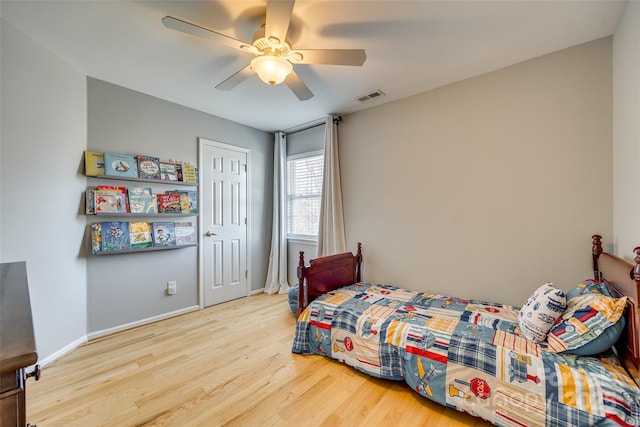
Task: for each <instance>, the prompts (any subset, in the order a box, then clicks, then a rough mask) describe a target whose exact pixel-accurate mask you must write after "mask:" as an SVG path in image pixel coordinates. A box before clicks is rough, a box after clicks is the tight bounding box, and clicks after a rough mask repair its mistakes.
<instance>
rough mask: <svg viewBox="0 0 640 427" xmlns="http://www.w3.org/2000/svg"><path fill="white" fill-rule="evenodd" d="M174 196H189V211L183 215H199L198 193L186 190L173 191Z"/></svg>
mask: <svg viewBox="0 0 640 427" xmlns="http://www.w3.org/2000/svg"><path fill="white" fill-rule="evenodd" d="M171 193H173V194H184V195H186V196H187V200H188V206H189V210H188V211H187V212H183V213H190V214H197V213H198V192H196V191H185V190H173V191H171Z"/></svg>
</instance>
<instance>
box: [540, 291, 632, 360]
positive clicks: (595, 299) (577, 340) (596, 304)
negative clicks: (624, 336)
mask: <svg viewBox="0 0 640 427" xmlns="http://www.w3.org/2000/svg"><path fill="white" fill-rule="evenodd" d="M626 305H627V297H623V298H611V297H609V296H606V295H602V294H597V293H588V294H583V295H580V296H576V297H573V298H571V299H570V300H569V303H568V305H567V310H566V311H565V312H564V313H563V314H562V316H561V317H560V318H559V319H558V322H557V323H556V324H555V325H554V326H553V328H551V330H550V331H549V334H548V335H547V342H548V343H549V348H548V350H547V351H549V352H552V353H560V352H564V351H566V352H568V353H571V350H575V349H579V348H580V347H582V346H584V345H586V344H589V343H590V342H592V341H594V340H595V339H596V338H598V337H599V336H600V335H602V334H603V333H604V331H605V330H607V328H609V327H611V326H613V325H615V324H617V323H618V322H619V321H620V319H621V318H622V314H623V313H624V309H625V307H626ZM620 332H622V330H621V329H620ZM619 336H620V335H619V333H618V334H617V337H619ZM617 337H615V340H617ZM615 340H614V342H615ZM611 344H612V345H613V342H612V343H611Z"/></svg>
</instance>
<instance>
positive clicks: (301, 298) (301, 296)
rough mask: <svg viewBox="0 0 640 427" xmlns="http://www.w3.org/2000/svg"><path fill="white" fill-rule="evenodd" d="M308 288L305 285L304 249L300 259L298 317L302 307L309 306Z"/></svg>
mask: <svg viewBox="0 0 640 427" xmlns="http://www.w3.org/2000/svg"><path fill="white" fill-rule="evenodd" d="M306 293H307V292H306V289H305V286H304V251H300V261H299V262H298V308H297V309H296V317H297V316H300V313H302V309H304V308H305V307H306V306H307V301H306V300H305V295H306Z"/></svg>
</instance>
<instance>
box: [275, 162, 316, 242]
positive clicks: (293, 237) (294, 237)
mask: <svg viewBox="0 0 640 427" xmlns="http://www.w3.org/2000/svg"><path fill="white" fill-rule="evenodd" d="M309 157H322V169H323V171H322V181H323V184H324V150H313V151H307V152H305V153H298V154H292V155H290V156H287V160H286V161H287V165H286V173H285V189H284V190H285V191H284V193H285V197H286V201H285V205H286V211H285V218H286V221H285V222H286V224H285V227H286V228H285V236H286V238H287V240H288V241H293V242H299V243H317V242H318V233H316V234H315V235H310V234H294V233H289V226H290V220H289V219H290V217H289V202H290V194H289V162H290V161H294V160H300V159H306V158H309ZM318 197H319V199H320V201H321V203H322V185H321V187H320V194H319V195H318ZM318 215H319V213H318ZM318 231H319V230H318Z"/></svg>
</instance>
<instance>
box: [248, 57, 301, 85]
mask: <svg viewBox="0 0 640 427" xmlns="http://www.w3.org/2000/svg"><path fill="white" fill-rule="evenodd" d="M251 69H252V70H253V71H255V72H256V74H258V77H260V80H262V81H263V82H265V83H268V84H270V85H272V86H273V85H277V84H280V83H282V82H283V81H284V79H286V78H287V76H288V75H289V74H290V73H291V71H292V70H293V65H292V64H291V62H289V61H287V60H286V59H284V58H280V57H279V56H275V55H262V56H256V57H255V58H253V59H252V60H251Z"/></svg>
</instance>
